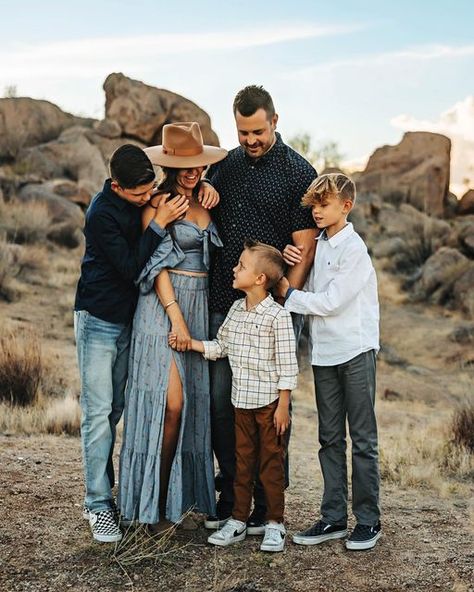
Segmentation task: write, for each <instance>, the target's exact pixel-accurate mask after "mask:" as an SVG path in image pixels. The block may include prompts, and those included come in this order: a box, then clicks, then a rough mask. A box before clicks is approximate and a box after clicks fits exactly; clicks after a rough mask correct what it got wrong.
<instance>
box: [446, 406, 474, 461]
mask: <svg viewBox="0 0 474 592" xmlns="http://www.w3.org/2000/svg"><path fill="white" fill-rule="evenodd" d="M451 433H452V441H453V444H455V445H456V446H459V447H464V448H466V450H468V451H469V452H470V453H471V454H474V405H473V404H472V403H466V404H465V405H463V406H462V407H459V408H458V409H456V411H455V412H454V414H453V418H452V421H451Z"/></svg>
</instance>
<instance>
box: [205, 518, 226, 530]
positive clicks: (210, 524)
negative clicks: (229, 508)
mask: <svg viewBox="0 0 474 592" xmlns="http://www.w3.org/2000/svg"><path fill="white" fill-rule="evenodd" d="M229 518H230V516H229ZM229 518H224V519H223V520H205V521H204V528H207V529H208V530H219V528H222V527H223V526H224V525H225V523H226V522H227V521H228V520H229Z"/></svg>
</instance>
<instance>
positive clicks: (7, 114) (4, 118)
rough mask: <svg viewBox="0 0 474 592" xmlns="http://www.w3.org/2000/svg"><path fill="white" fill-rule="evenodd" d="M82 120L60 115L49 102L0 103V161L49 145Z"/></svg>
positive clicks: (15, 100)
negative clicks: (33, 147) (22, 151)
mask: <svg viewBox="0 0 474 592" xmlns="http://www.w3.org/2000/svg"><path fill="white" fill-rule="evenodd" d="M77 123H81V125H91V123H92V120H89V119H83V118H79V117H75V116H73V115H70V114H69V113H65V112H64V111H61V109H60V108H59V107H57V106H56V105H54V104H53V103H50V102H49V101H42V100H37V99H30V98H27V97H18V98H16V97H15V98H5V99H0V158H15V157H16V156H17V154H18V153H19V152H20V150H21V149H22V148H25V147H28V146H35V145H37V144H42V143H44V142H49V141H50V140H53V139H55V138H57V137H58V136H59V134H60V133H61V132H62V131H63V130H65V129H66V128H68V127H71V126H72V125H75V124H77Z"/></svg>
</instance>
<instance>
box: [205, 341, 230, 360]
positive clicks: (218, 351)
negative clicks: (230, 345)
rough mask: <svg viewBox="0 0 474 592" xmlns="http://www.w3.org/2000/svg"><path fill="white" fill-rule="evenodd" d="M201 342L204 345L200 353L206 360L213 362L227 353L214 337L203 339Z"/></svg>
mask: <svg viewBox="0 0 474 592" xmlns="http://www.w3.org/2000/svg"><path fill="white" fill-rule="evenodd" d="M202 344H203V346H204V353H203V354H202V355H203V356H204V357H205V358H206V360H211V361H212V362H214V361H215V360H218V359H219V358H225V357H226V355H227V354H226V353H225V351H224V349H223V348H222V346H221V344H220V343H219V342H218V341H217V339H214V340H213V341H203V342H202Z"/></svg>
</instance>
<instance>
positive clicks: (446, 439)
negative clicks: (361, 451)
mask: <svg viewBox="0 0 474 592" xmlns="http://www.w3.org/2000/svg"><path fill="white" fill-rule="evenodd" d="M390 404H391V403H389V402H387V403H385V405H384V406H386V407H389V406H390ZM413 408H414V410H415V413H413V414H410V415H407V416H406V417H405V419H403V420H401V421H400V422H399V423H398V424H397V430H396V431H391V432H390V433H385V434H384V433H383V432H381V446H380V448H381V450H380V472H381V476H382V478H383V479H384V480H385V481H387V482H390V483H394V484H396V485H399V486H401V487H402V488H407V487H413V488H417V487H421V488H430V489H433V490H435V491H437V492H438V493H439V494H440V495H441V496H443V497H444V496H448V495H450V494H451V493H453V492H454V491H457V490H458V488H459V487H462V481H464V480H466V479H469V478H472V477H473V476H474V454H472V452H470V451H469V450H468V449H467V448H466V447H465V446H459V445H457V444H456V443H455V442H454V441H453V438H452V435H451V434H450V433H449V428H448V427H447V425H448V423H447V421H446V418H445V417H437V418H436V419H432V418H431V417H430V410H429V409H428V408H423V407H422V406H420V408H419V409H418V408H416V407H415V406H413ZM471 435H472V434H471Z"/></svg>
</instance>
